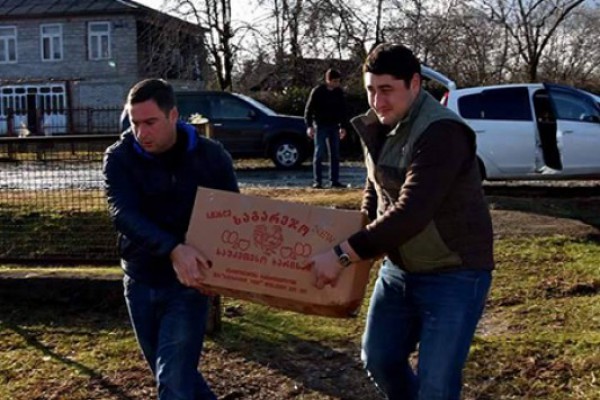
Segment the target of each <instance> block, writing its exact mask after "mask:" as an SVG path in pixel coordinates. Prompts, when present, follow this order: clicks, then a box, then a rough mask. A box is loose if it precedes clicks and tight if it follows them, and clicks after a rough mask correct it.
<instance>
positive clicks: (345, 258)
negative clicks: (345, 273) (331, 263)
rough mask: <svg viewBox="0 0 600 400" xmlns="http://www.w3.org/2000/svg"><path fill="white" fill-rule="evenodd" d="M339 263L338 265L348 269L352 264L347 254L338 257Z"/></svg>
mask: <svg viewBox="0 0 600 400" xmlns="http://www.w3.org/2000/svg"><path fill="white" fill-rule="evenodd" d="M338 259H339V261H340V264H342V265H343V266H344V267H349V266H350V265H351V264H352V261H351V260H350V257H348V254H342V255H340V256H339V258H338Z"/></svg>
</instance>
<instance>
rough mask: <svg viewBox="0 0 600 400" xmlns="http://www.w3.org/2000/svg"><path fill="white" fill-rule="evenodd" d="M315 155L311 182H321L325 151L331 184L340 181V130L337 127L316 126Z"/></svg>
mask: <svg viewBox="0 0 600 400" xmlns="http://www.w3.org/2000/svg"><path fill="white" fill-rule="evenodd" d="M316 131H317V132H316V134H315V153H314V157H313V180H314V182H315V183H319V184H321V183H322V182H323V159H324V158H325V151H326V150H325V149H326V148H327V149H328V152H329V179H330V180H331V183H337V182H339V180H340V128H339V127H338V126H337V125H325V126H321V125H317V129H316Z"/></svg>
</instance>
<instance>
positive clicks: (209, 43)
mask: <svg viewBox="0 0 600 400" xmlns="http://www.w3.org/2000/svg"><path fill="white" fill-rule="evenodd" d="M167 4H168V8H169V9H170V11H171V12H174V13H175V14H177V15H179V16H181V17H182V18H184V19H185V20H187V21H193V22H195V23H196V24H198V26H199V28H200V29H202V32H203V33H204V36H205V38H206V47H207V50H208V54H209V55H210V63H211V66H212V67H213V70H214V73H215V75H216V78H217V81H218V85H219V88H220V89H221V90H231V89H232V83H233V79H232V72H233V68H234V63H235V55H236V52H237V49H238V47H239V46H238V45H237V44H235V43H234V41H233V39H234V37H235V36H236V34H237V33H239V30H240V29H243V27H238V28H234V27H233V25H232V19H231V0H167Z"/></svg>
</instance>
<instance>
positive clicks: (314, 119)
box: [304, 69, 348, 189]
mask: <svg viewBox="0 0 600 400" xmlns="http://www.w3.org/2000/svg"><path fill="white" fill-rule="evenodd" d="M340 82H341V75H340V73H339V72H338V71H336V70H335V69H328V70H327V72H325V83H324V84H321V85H319V86H316V87H315V88H313V90H312V91H311V92H310V96H309V97H308V101H307V102H306V107H305V109H304V121H305V122H306V126H307V130H306V134H307V135H308V137H310V138H311V139H313V140H314V141H315V152H314V157H313V188H315V189H321V188H323V158H324V156H325V149H326V148H328V149H329V178H330V180H331V187H332V188H343V187H345V185H343V184H342V183H341V182H340V140H342V139H344V137H346V128H347V124H348V121H347V116H346V102H345V99H344V92H343V90H342V88H341V87H340ZM315 126H316V130H315Z"/></svg>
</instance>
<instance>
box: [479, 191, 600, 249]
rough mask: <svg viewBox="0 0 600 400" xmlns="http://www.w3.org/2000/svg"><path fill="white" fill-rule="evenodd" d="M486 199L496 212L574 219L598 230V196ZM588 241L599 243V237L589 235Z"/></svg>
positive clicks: (489, 197) (599, 209) (599, 212)
mask: <svg viewBox="0 0 600 400" xmlns="http://www.w3.org/2000/svg"><path fill="white" fill-rule="evenodd" d="M486 198H487V201H488V203H489V204H490V206H491V208H493V209H496V210H507V211H522V212H527V213H534V214H538V215H545V216H550V217H556V218H568V219H574V220H578V221H581V222H583V223H585V224H587V225H590V226H591V227H594V228H596V229H600V196H595V197H567V198H563V197H535V196H534V197H521V196H497V195H493V196H487V197H486ZM557 233H560V232H557ZM590 241H593V242H600V237H599V236H598V235H593V234H592V235H590Z"/></svg>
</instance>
